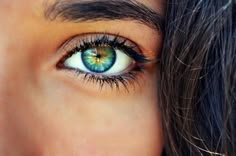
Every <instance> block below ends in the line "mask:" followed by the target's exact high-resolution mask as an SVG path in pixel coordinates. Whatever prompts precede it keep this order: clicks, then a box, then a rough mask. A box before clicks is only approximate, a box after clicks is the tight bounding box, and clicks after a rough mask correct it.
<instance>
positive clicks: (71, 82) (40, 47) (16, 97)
mask: <svg viewBox="0 0 236 156" xmlns="http://www.w3.org/2000/svg"><path fill="white" fill-rule="evenodd" d="M44 2H45V1H44V0H37V1H35V0H10V1H9V0H1V1H0V56H1V57H0V84H1V85H0V108H1V109H0V155H4V156H52V155H57V156H64V155H70V156H158V155H161V152H162V149H163V132H162V127H161V115H160V112H159V111H158V110H159V109H158V102H157V101H158V99H157V97H156V95H157V87H153V86H156V85H157V79H158V76H157V72H156V71H157V67H156V66H155V65H154V64H149V65H147V68H146V70H145V72H144V73H139V76H138V78H137V79H136V80H135V81H137V82H135V83H134V87H133V86H132V85H128V86H127V87H128V88H129V92H127V91H126V89H125V88H124V87H121V88H120V90H119V91H118V90H117V89H111V88H110V87H109V85H105V86H104V87H103V88H102V90H100V89H99V84H96V83H92V82H85V81H84V80H83V79H82V78H81V76H75V74H74V72H73V71H67V70H57V68H56V64H57V62H58V61H59V60H60V59H61V57H62V55H63V54H65V52H60V49H61V48H60V46H61V45H62V44H63V43H64V42H65V41H66V40H67V39H68V38H70V37H72V36H75V35H79V34H82V33H94V32H101V33H102V32H108V33H111V34H119V35H122V36H124V37H126V38H128V39H130V40H132V41H134V42H135V43H137V44H138V45H139V47H140V49H141V51H143V53H144V55H146V56H148V57H149V58H155V57H156V56H157V55H158V52H159V51H160V48H161V41H162V39H161V38H162V36H161V34H160V33H159V32H157V31H156V30H154V29H152V28H150V27H148V26H146V25H144V24H140V23H138V22H135V21H129V20H128V21H119V20H114V21H97V22H92V21H91V22H80V23H72V22H61V21H49V20H46V19H45V18H44V16H43V3H44ZM51 2H53V0H52V1H51ZM139 2H141V3H144V4H145V5H147V6H148V7H150V8H152V9H154V10H155V11H156V12H159V13H160V14H163V13H164V10H163V4H162V3H161V1H159V0H139ZM131 28H132V29H131ZM58 51H59V52H58Z"/></svg>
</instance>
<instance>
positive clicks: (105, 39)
mask: <svg viewBox="0 0 236 156" xmlns="http://www.w3.org/2000/svg"><path fill="white" fill-rule="evenodd" d="M109 36H110V35H107V34H103V35H102V36H101V35H97V36H95V38H93V37H94V36H91V38H86V39H82V40H81V41H80V43H79V44H78V45H76V47H75V48H74V49H73V50H72V51H71V53H70V54H69V55H67V58H68V57H70V56H72V55H73V54H75V53H76V52H78V51H84V50H87V49H89V48H94V47H99V46H110V47H112V48H115V49H119V50H122V51H123V52H124V53H125V54H126V55H128V56H130V57H131V58H133V59H134V60H135V61H136V62H138V63H148V62H150V61H151V60H149V59H148V58H147V57H146V56H144V55H143V54H142V53H141V52H137V51H136V50H134V49H135V48H137V46H136V45H132V46H130V45H128V44H126V42H127V39H120V38H119V34H117V35H116V36H115V37H114V39H110V37H109ZM119 39H120V40H119Z"/></svg>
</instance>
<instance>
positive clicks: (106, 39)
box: [57, 34, 150, 92]
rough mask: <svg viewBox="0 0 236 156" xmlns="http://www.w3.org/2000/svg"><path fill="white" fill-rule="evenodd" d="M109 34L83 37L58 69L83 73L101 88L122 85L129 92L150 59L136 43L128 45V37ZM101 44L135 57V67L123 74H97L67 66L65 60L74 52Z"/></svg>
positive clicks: (88, 80) (88, 79) (85, 77)
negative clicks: (140, 50) (139, 49)
mask: <svg viewBox="0 0 236 156" xmlns="http://www.w3.org/2000/svg"><path fill="white" fill-rule="evenodd" d="M111 36H112V35H108V34H102V35H101V34H98V35H91V37H87V38H85V39H82V40H80V41H79V42H78V44H76V45H73V46H74V47H73V49H72V50H70V51H69V52H67V54H66V55H65V56H64V57H63V58H62V59H61V60H60V61H59V63H58V64H57V68H58V69H65V68H66V69H68V70H73V71H75V74H76V76H79V75H83V80H84V81H87V82H92V83H96V84H99V86H100V89H102V88H103V87H104V85H105V84H107V85H108V86H110V88H112V89H113V88H114V87H115V88H116V89H118V90H119V89H120V86H121V85H122V86H123V87H124V88H125V89H126V91H128V92H129V88H130V87H128V86H129V85H131V86H133V88H134V87H135V85H134V84H135V82H138V81H136V79H137V77H138V75H139V74H138V73H141V72H143V71H144V70H145V66H144V64H145V63H148V62H150V60H149V59H148V58H147V57H146V56H144V55H143V54H142V53H141V52H137V51H136V50H135V49H138V48H137V47H136V46H135V45H128V44H127V39H123V38H122V39H121V38H120V37H119V35H118V34H117V35H116V36H112V39H111ZM99 46H110V47H112V48H114V49H119V50H121V51H122V52H125V53H126V55H128V56H129V57H131V58H133V59H134V60H135V62H136V64H135V67H133V69H131V70H130V71H129V72H127V73H124V74H121V75H111V76H106V75H99V74H98V75H97V74H93V73H87V72H84V71H81V70H78V69H70V68H67V67H65V66H64V65H63V64H64V61H65V60H66V59H67V58H69V57H71V56H72V55H73V54H75V53H77V52H79V51H85V50H87V49H90V48H94V47H99Z"/></svg>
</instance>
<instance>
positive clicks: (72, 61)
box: [64, 52, 90, 73]
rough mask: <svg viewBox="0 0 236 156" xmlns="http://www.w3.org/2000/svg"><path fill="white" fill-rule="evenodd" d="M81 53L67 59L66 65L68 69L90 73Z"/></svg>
mask: <svg viewBox="0 0 236 156" xmlns="http://www.w3.org/2000/svg"><path fill="white" fill-rule="evenodd" d="M81 55H82V53H81V52H77V53H75V54H73V55H72V56H71V57H69V58H67V59H66V61H65V62H64V65H65V66H66V67H68V68H73V69H79V70H81V71H85V72H88V73H89V72H90V71H89V70H88V69H87V68H86V67H85V65H84V63H83V62H82V59H81Z"/></svg>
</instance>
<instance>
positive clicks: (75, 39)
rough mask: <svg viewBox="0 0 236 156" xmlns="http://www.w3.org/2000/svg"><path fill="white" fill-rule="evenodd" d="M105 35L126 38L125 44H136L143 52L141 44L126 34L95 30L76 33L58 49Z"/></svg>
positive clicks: (66, 48) (74, 45) (65, 48)
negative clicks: (125, 35)
mask: <svg viewBox="0 0 236 156" xmlns="http://www.w3.org/2000/svg"><path fill="white" fill-rule="evenodd" d="M103 35H107V36H109V37H115V36H118V38H119V39H123V40H126V43H125V45H127V46H134V47H136V48H138V49H137V50H138V52H139V53H142V54H143V52H142V51H141V50H140V46H139V45H138V44H137V43H136V42H134V41H133V40H131V39H129V38H126V37H124V36H121V35H120V34H112V33H107V32H95V33H93V32H91V33H82V34H79V35H78V34H77V35H74V36H72V37H70V38H69V39H67V40H66V41H65V42H64V43H62V44H61V45H60V46H59V48H58V49H63V50H68V49H70V48H72V47H76V46H78V43H79V42H83V40H82V39H86V40H90V39H91V38H90V37H95V38H96V39H97V37H98V36H100V37H101V36H103ZM88 42H89V41H88ZM68 46H70V47H68ZM71 50H72V49H71Z"/></svg>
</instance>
